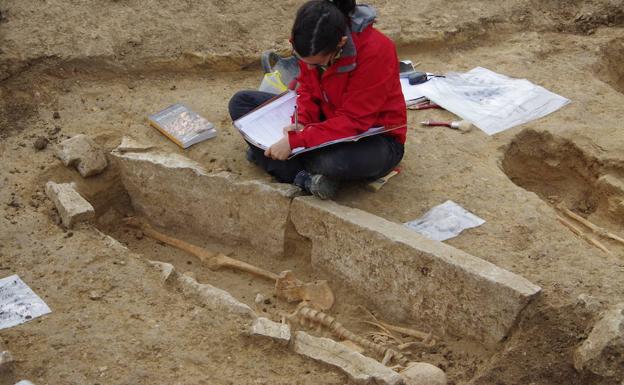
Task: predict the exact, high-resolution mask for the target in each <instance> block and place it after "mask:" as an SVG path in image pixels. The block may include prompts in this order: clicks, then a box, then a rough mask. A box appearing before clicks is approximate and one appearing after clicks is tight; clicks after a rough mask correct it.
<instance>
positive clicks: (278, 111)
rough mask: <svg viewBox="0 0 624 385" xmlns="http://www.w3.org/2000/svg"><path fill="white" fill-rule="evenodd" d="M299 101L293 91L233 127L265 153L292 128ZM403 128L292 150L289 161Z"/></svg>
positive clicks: (376, 129) (377, 129)
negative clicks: (340, 144) (314, 151)
mask: <svg viewBox="0 0 624 385" xmlns="http://www.w3.org/2000/svg"><path fill="white" fill-rule="evenodd" d="M296 100H297V94H296V93H295V92H294V91H286V92H285V93H283V94H281V95H279V96H277V97H275V98H273V99H271V100H269V101H268V102H267V103H265V104H263V105H261V106H260V107H258V108H256V109H255V110H253V111H251V112H250V113H248V114H247V115H245V116H243V117H241V118H240V119H237V120H235V121H234V127H236V129H238V131H239V132H240V133H241V134H242V135H243V137H244V138H245V139H246V140H247V141H248V142H249V143H251V144H253V145H254V146H256V147H258V148H261V149H263V150H266V149H267V148H269V147H271V146H272V145H273V144H274V143H276V142H277V141H279V140H280V139H282V138H283V137H284V132H283V129H284V127H286V126H289V125H291V124H292V123H291V117H292V115H293V113H294V112H295V104H296ZM401 127H405V126H398V127H390V128H386V127H373V128H370V129H368V131H365V132H363V133H361V134H358V135H354V136H349V137H347V138H341V139H336V140H332V141H329V142H325V143H323V144H320V145H318V146H314V147H307V148H304V147H299V148H293V149H292V152H291V155H290V157H289V159H290V158H292V157H294V156H297V155H299V154H303V153H305V152H308V151H313V150H316V149H319V148H323V147H326V146H331V145H332V144H336V143H342V142H354V141H356V140H359V139H361V138H365V137H367V136H371V135H378V134H383V133H385V132H388V131H392V130H395V129H397V128H401Z"/></svg>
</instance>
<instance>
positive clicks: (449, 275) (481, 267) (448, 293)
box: [291, 197, 541, 342]
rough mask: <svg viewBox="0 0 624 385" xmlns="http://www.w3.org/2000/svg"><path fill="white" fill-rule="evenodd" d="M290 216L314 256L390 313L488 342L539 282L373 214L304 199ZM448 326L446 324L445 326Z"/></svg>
mask: <svg viewBox="0 0 624 385" xmlns="http://www.w3.org/2000/svg"><path fill="white" fill-rule="evenodd" d="M291 220H292V222H293V224H294V226H295V229H296V231H297V233H299V234H301V235H302V236H304V237H306V238H308V239H310V240H311V244H312V250H311V260H312V265H313V266H314V267H316V268H320V269H323V270H325V271H327V272H329V273H331V274H333V275H334V276H336V277H337V278H339V279H341V280H343V281H345V282H346V283H347V284H349V285H350V286H351V287H354V288H356V289H357V290H359V291H360V293H362V294H365V295H366V297H367V298H369V299H370V300H371V301H372V302H373V303H374V304H375V305H376V306H377V307H379V308H380V309H383V313H384V315H385V316H387V317H392V318H395V319H399V320H405V321H410V322H416V323H418V324H420V325H427V326H428V327H430V328H432V329H433V330H435V331H436V332H438V333H444V332H450V333H452V334H454V335H458V336H466V337H471V338H474V339H478V340H482V341H485V342H497V341H500V340H501V339H502V338H503V337H505V336H506V335H507V334H508V332H509V330H510V328H511V327H512V326H513V324H514V322H515V321H516V319H517V317H518V315H519V313H520V312H521V310H522V309H523V308H524V307H525V306H526V305H527V304H528V303H529V301H530V300H531V299H532V298H533V297H534V296H536V295H537V294H538V293H539V292H540V290H541V289H540V287H538V286H536V285H534V284H532V283H531V282H529V281H527V280H526V279H524V278H523V277H520V276H518V275H515V274H513V273H511V272H509V271H507V270H504V269H501V268H499V267H497V266H495V265H493V264H491V263H489V262H486V261H484V260H482V259H480V258H477V257H474V256H472V255H470V254H467V253H465V252H463V251H461V250H458V249H456V248H454V247H451V246H448V245H446V244H444V243H441V242H436V241H432V240H429V239H427V238H425V237H423V236H421V235H419V234H417V233H415V232H413V231H411V230H409V229H408V228H406V227H405V226H402V225H400V224H397V223H392V222H389V221H387V220H385V219H383V218H380V217H378V216H375V215H372V214H370V213H367V212H364V211H361V210H358V209H353V208H349V207H345V206H341V205H338V204H336V203H334V202H329V201H321V200H318V199H315V198H312V197H299V198H296V199H295V200H294V201H293V205H292V208H291ZM441 327H444V328H445V329H441Z"/></svg>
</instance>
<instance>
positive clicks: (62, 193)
mask: <svg viewBox="0 0 624 385" xmlns="http://www.w3.org/2000/svg"><path fill="white" fill-rule="evenodd" d="M46 195H47V196H48V198H50V200H51V201H52V202H53V203H54V205H55V206H56V209H57V211H58V213H59V215H60V216H61V221H62V222H63V225H64V226H65V227H67V228H71V227H73V226H74V225H75V224H76V223H79V222H86V221H90V220H93V219H94V218H95V210H94V209H93V206H91V204H90V203H89V202H87V200H86V199H84V198H83V197H82V196H81V195H80V194H79V193H78V192H77V191H76V189H75V186H74V184H73V183H60V184H59V183H54V182H48V183H47V184H46Z"/></svg>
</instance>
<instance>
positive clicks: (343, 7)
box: [327, 0, 355, 18]
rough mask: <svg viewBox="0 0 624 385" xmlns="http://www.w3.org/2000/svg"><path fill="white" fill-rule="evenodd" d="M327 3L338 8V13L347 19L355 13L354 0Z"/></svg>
mask: <svg viewBox="0 0 624 385" xmlns="http://www.w3.org/2000/svg"><path fill="white" fill-rule="evenodd" d="M327 2H329V3H332V4H334V5H335V6H336V7H338V9H339V10H340V12H342V14H343V15H345V16H346V17H347V18H349V17H351V14H352V13H353V11H355V0H327Z"/></svg>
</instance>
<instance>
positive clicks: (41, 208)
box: [0, 0, 624, 384]
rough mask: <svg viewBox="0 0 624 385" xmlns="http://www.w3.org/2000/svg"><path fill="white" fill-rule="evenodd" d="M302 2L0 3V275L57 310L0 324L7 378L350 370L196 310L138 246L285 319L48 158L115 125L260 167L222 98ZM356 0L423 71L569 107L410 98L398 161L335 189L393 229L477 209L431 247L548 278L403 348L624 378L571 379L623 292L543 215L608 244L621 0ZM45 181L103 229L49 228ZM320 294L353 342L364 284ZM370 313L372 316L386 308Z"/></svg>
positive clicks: (111, 192)
mask: <svg viewBox="0 0 624 385" xmlns="http://www.w3.org/2000/svg"><path fill="white" fill-rule="evenodd" d="M300 3H301V2H298V1H292V0H289V1H284V2H280V3H279V4H273V3H271V2H268V1H264V0H261V1H256V2H240V1H238V2H237V1H232V0H185V1H181V2H165V1H162V0H147V1H136V0H106V1H72V0H44V1H40V2H33V1H19V0H0V79H1V81H0V96H1V98H0V164H2V166H1V167H0V277H4V276H8V275H11V274H19V275H20V277H22V278H23V279H24V280H25V282H26V283H27V284H29V285H30V286H31V287H32V288H33V290H34V291H35V292H36V293H37V294H39V295H40V296H41V297H42V298H43V299H44V300H45V301H46V302H47V303H48V305H49V306H50V307H51V308H52V313H51V314H50V315H48V316H45V317H42V318H39V319H37V320H34V321H31V322H29V323H26V324H23V325H20V326H18V327H14V328H11V329H5V330H2V331H0V336H1V337H2V339H3V340H4V341H5V342H6V343H7V345H8V347H9V349H10V350H11V351H12V352H13V355H14V356H15V357H16V358H17V361H16V362H15V364H14V369H13V371H12V373H11V374H10V376H13V377H14V378H10V379H8V378H7V379H6V383H7V384H12V383H14V382H11V381H12V380H14V379H22V378H27V379H29V380H31V381H33V382H35V383H36V384H87V383H89V384H127V383H136V384H157V383H168V384H264V383H266V384H342V383H347V382H348V380H347V379H346V378H345V377H344V376H343V375H342V374H341V373H339V372H338V371H335V370H333V369H332V368H329V367H326V366H323V365H320V364H316V363H314V362H311V361H309V360H305V359H303V358H301V357H299V356H297V355H295V354H293V353H291V352H289V351H288V350H286V349H284V348H282V347H280V346H277V345H273V344H266V343H259V342H256V341H253V340H250V339H248V338H247V337H244V336H242V335H241V333H240V330H239V326H240V322H241V321H240V319H238V318H237V317H236V316H233V315H228V314H216V313H214V312H209V311H206V310H205V309H204V308H202V306H201V305H199V304H198V303H196V302H194V301H193V300H192V299H188V298H184V297H183V296H182V294H181V293H178V292H177V291H176V290H172V289H171V288H167V287H163V286H162V285H161V284H160V282H159V277H158V273H157V272H155V271H154V270H153V269H152V268H150V267H149V266H148V265H147V264H146V262H145V260H146V259H155V260H162V261H167V262H171V263H174V264H175V265H176V267H177V269H178V270H181V271H187V270H189V271H192V272H193V273H194V274H195V275H196V277H197V279H198V280H199V281H200V282H207V283H211V284H213V285H215V286H219V287H223V288H224V289H226V290H228V291H230V292H231V293H232V294H233V295H235V296H236V297H237V298H239V299H240V300H241V301H243V302H246V303H248V304H250V305H251V306H254V307H256V306H257V305H256V304H255V301H254V299H255V297H256V294H257V293H262V294H264V295H265V296H267V298H268V299H269V303H268V304H264V302H263V305H262V306H260V307H259V308H258V309H257V310H258V311H259V312H260V313H266V314H267V315H268V316H270V317H272V318H274V319H276V320H277V319H279V311H278V309H279V308H280V307H283V309H287V310H292V309H291V308H289V307H288V306H286V305H285V304H281V303H279V302H277V301H275V300H274V299H271V297H270V285H268V284H265V283H263V282H261V281H258V280H256V279H251V278H250V277H246V276H244V275H240V274H234V273H231V272H227V271H224V272H221V271H219V272H212V271H210V270H208V269H206V268H205V267H202V266H201V265H200V264H199V261H198V260H196V259H193V258H191V257H188V256H186V255H184V254H183V253H181V252H178V251H174V250H173V249H171V248H169V247H166V246H163V245H161V244H158V243H157V242H153V241H151V240H149V239H147V238H142V239H138V238H137V234H135V233H133V232H130V231H127V230H126V229H124V228H122V227H121V225H120V218H121V217H122V216H123V215H124V214H128V213H131V208H130V205H129V202H128V198H127V196H125V195H124V193H123V190H122V188H121V186H120V184H119V181H118V179H117V170H116V169H115V167H114V166H110V167H109V168H108V169H107V170H106V171H105V172H104V173H103V174H101V175H99V176H96V177H92V178H88V179H82V178H81V177H80V175H79V174H78V173H77V172H76V171H75V170H72V169H68V168H65V167H64V166H62V165H61V164H60V161H59V160H58V159H56V158H55V157H54V154H53V147H54V145H56V144H57V143H59V142H60V141H62V140H64V139H66V138H68V137H71V136H73V135H76V134H80V133H84V134H87V135H89V136H91V137H93V138H94V139H95V140H96V142H97V143H98V144H100V145H101V146H102V147H104V148H105V149H106V150H112V149H113V148H114V147H116V146H117V145H118V144H119V143H120V141H121V138H122V136H124V135H130V136H132V137H134V138H137V139H140V140H141V141H144V142H149V143H151V144H154V145H155V146H158V147H159V148H162V149H164V150H167V151H171V152H179V153H183V154H185V155H186V156H189V157H190V158H192V159H194V160H196V161H198V162H200V163H201V164H202V165H204V166H205V167H206V168H207V169H208V170H228V171H230V172H233V173H236V174H239V175H240V176H241V177H242V178H250V179H264V180H270V178H269V177H268V176H266V175H264V174H263V173H262V172H260V171H259V170H257V169H256V168H254V167H253V166H252V165H250V164H249V163H247V161H246V160H245V157H244V150H245V144H244V142H243V141H242V138H241V137H240V135H239V134H238V133H237V132H236V131H235V130H234V129H233V128H232V126H231V122H230V121H229V118H228V115H227V102H228V100H229V97H230V96H231V95H233V94H234V93H235V92H236V91H237V90H240V89H254V88H257V86H258V85H259V83H260V79H261V71H260V67H259V63H258V57H259V54H260V53H261V52H262V51H263V50H266V49H274V50H277V51H280V52H282V53H284V54H286V53H288V49H289V45H288V40H287V39H288V34H289V28H290V22H291V20H292V17H293V15H294V13H295V11H296V9H297V7H298V6H299V5H300ZM371 4H373V5H374V6H375V7H376V8H377V9H378V13H379V23H378V24H377V26H378V27H379V28H380V29H381V30H382V31H384V32H385V33H387V34H388V35H389V36H390V37H392V38H393V39H394V40H395V41H396V43H397V46H398V50H399V55H400V57H401V58H403V59H410V60H412V61H413V62H414V63H419V64H418V68H419V69H422V70H426V71H431V72H438V73H444V72H448V71H466V70H469V69H471V68H473V67H476V66H482V67H486V68H488V69H491V70H493V71H496V72H499V73H503V74H506V75H509V76H514V77H519V78H527V79H529V80H531V81H532V82H534V83H536V84H539V85H541V86H544V87H546V88H547V89H549V90H551V91H553V92H556V93H558V94H560V95H563V96H565V97H567V98H569V99H571V100H572V103H571V104H570V105H568V106H566V107H564V108H563V109H561V110H560V111H557V112H556V113H554V114H551V115H549V116H547V117H545V118H543V119H540V120H537V121H534V122H531V123H529V124H525V125H522V126H519V127H516V128H513V129H510V130H508V131H505V132H503V133H500V134H497V135H495V136H487V135H486V134H485V133H483V132H481V131H479V130H473V131H471V132H468V133H461V132H458V131H454V130H450V129H444V128H423V127H420V126H419V124H418V122H420V121H422V120H426V119H444V120H447V119H449V120H450V119H453V118H454V117H453V116H452V115H451V114H450V113H447V112H440V111H431V110H429V111H409V113H408V118H409V123H410V131H409V133H408V140H407V144H406V155H405V158H404V160H403V162H402V163H401V173H400V174H399V175H398V176H396V177H395V178H393V179H392V180H391V181H390V183H388V184H387V185H386V186H385V187H383V189H382V190H381V191H379V192H377V193H370V192H368V191H366V190H365V189H363V188H362V186H360V185H358V184H353V185H347V186H343V189H342V190H341V191H340V193H339V195H338V197H337V198H336V200H337V201H338V202H340V203H342V204H345V205H348V206H352V207H357V208H361V209H363V210H366V211H369V212H372V213H374V214H376V215H379V216H381V217H384V218H386V219H388V220H391V221H395V222H399V223H402V222H406V221H409V220H413V219H415V218H417V217H419V216H421V215H422V214H423V213H424V212H426V211H427V210H429V209H430V208H431V207H432V206H434V205H437V204H440V203H442V202H444V201H446V200H448V199H451V200H454V201H455V202H457V203H459V204H461V205H462V206H463V207H465V208H466V209H468V210H470V211H471V212H473V213H475V214H477V215H478V216H480V217H482V218H484V219H485V220H486V221H487V222H486V223H485V224H484V225H483V226H481V227H479V228H476V229H471V230H468V231H466V232H464V233H462V234H461V235H460V236H459V237H457V238H454V239H452V240H449V241H448V242H447V243H448V244H450V245H452V246H455V247H457V248H460V249H462V250H464V251H466V252H468V253H471V254H473V255H475V256H478V257H480V258H483V259H485V260H488V261H490V262H492V263H494V264H496V265H498V266H500V267H503V268H505V269H508V270H510V271H512V272H514V273H516V274H519V275H522V276H524V277H525V278H527V279H529V280H531V281H532V282H534V283H536V284H538V285H540V286H541V287H542V288H543V290H544V291H543V293H542V295H541V297H540V298H539V299H538V300H537V301H536V302H534V303H533V304H531V305H530V306H529V307H528V308H527V309H526V310H525V311H524V313H523V315H522V317H521V320H520V322H519V323H518V325H517V327H516V328H515V330H514V331H513V333H512V334H511V335H510V336H509V338H508V339H507V340H506V341H503V342H501V343H500V344H499V345H497V346H487V347H485V346H482V345H481V344H480V342H479V341H462V340H457V339H455V338H453V337H452V336H446V337H445V338H444V339H443V340H442V341H440V342H439V344H438V345H437V346H436V348H434V349H430V348H422V349H420V350H414V351H413V352H412V353H411V354H412V355H413V358H414V359H415V360H422V361H426V362H431V363H433V364H435V365H438V366H440V367H441V368H443V369H444V370H445V371H446V372H447V374H448V376H449V383H451V384H468V383H471V384H618V383H620V382H621V381H622V380H623V379H613V378H600V377H597V376H593V375H591V374H587V373H578V372H577V371H576V370H575V369H574V367H573V365H572V353H573V351H574V349H575V348H576V347H577V346H578V345H579V344H580V343H581V342H582V341H583V339H584V338H585V337H586V336H587V334H588V333H589V331H590V330H591V327H592V325H593V324H594V322H595V320H596V319H597V317H598V316H599V314H600V312H601V311H602V310H604V309H605V308H606V307H608V306H609V305H612V304H614V303H616V302H621V301H622V298H624V280H622V277H623V276H624V246H623V245H620V244H617V243H614V242H611V241H607V240H601V242H602V243H603V244H604V245H605V247H606V248H608V249H609V251H610V253H605V252H603V251H601V250H599V249H598V248H596V247H595V246H593V245H590V244H589V243H587V242H586V241H584V240H583V239H581V238H579V237H578V236H576V235H575V234H573V233H572V232H570V230H568V228H566V227H564V226H563V225H562V224H561V223H560V222H559V221H558V220H557V216H558V215H561V214H560V213H559V212H558V211H557V209H556V207H557V206H558V205H564V206H565V207H567V208H569V209H571V210H573V211H574V212H575V213H577V214H579V215H581V216H583V217H585V218H587V219H589V220H590V221H592V222H593V223H595V224H597V225H599V226H602V227H604V228H605V229H607V230H609V231H611V232H614V233H617V234H620V235H624V228H623V225H624V220H623V219H622V218H624V215H623V214H624V134H623V132H624V131H623V130H622V128H623V127H622V125H623V124H622V121H621V117H622V116H624V66H622V64H621V63H622V61H623V60H624V2H623V1H616V0H611V1H606V0H604V1H592V2H581V1H570V2H560V1H537V0H505V1H499V2H491V1H485V0H476V1H463V0H459V1H453V2H447V3H441V2H435V1H430V0H425V1H418V2H416V1H411V2H397V1H383V0H380V1H374V2H371ZM175 102H184V103H186V104H188V105H189V106H190V107H192V108H193V109H194V110H196V111H197V112H199V113H200V114H201V115H203V116H205V117H207V118H208V119H209V120H210V121H212V122H214V123H215V124H216V126H217V128H218V130H219V135H218V137H217V138H215V139H212V140H209V141H206V142H203V143H200V144H198V145H195V146H193V147H191V148H190V149H188V150H186V151H183V150H180V149H179V148H177V147H176V146H175V145H174V144H173V143H171V142H170V141H168V140H167V139H166V138H164V137H163V136H162V135H160V134H159V133H158V132H157V131H156V130H154V129H153V128H150V127H149V126H148V125H147V124H146V123H145V117H146V116H147V115H149V114H151V113H153V112H155V111H158V110H160V109H162V108H164V107H166V106H168V105H170V104H172V103H175ZM42 138H43V139H42ZM35 146H36V147H35ZM49 180H53V181H56V182H67V181H75V182H76V183H77V185H78V188H79V190H80V191H81V192H82V193H83V194H84V195H85V196H86V197H87V198H88V199H89V200H90V201H91V202H92V203H93V204H94V206H95V208H96V211H97V214H98V221H97V228H96V227H90V226H83V227H80V228H78V229H74V230H71V231H69V230H64V229H63V228H62V227H61V226H60V225H59V219H58V215H57V214H56V212H55V210H54V208H53V205H52V203H51V202H50V201H49V200H48V199H47V198H46V197H45V194H44V192H43V190H44V185H45V183H46V182H47V181H49ZM98 229H99V230H98ZM104 233H107V234H110V235H111V236H112V237H114V238H116V239H118V240H119V241H121V242H122V243H124V244H125V245H127V246H128V247H129V248H130V250H128V249H125V248H123V247H122V246H120V245H119V244H117V243H116V242H115V241H114V240H112V239H111V238H108V237H107V236H106V235H104ZM177 235H178V236H180V237H182V238H184V237H185V235H184V234H177ZM139 238H140V236H139ZM188 240H190V241H194V242H196V243H198V244H201V245H204V246H207V247H209V248H211V249H213V250H219V251H225V252H232V253H233V254H234V255H235V256H236V257H239V258H241V259H245V260H249V261H252V262H254V263H260V264H264V265H265V266H266V267H267V268H272V269H274V270H275V271H278V270H280V269H284V268H292V269H293V270H295V271H297V272H298V274H300V275H301V276H302V277H304V278H306V279H313V278H317V277H315V276H314V273H313V272H311V271H309V269H308V268H307V267H306V266H305V264H303V263H301V262H300V261H289V262H288V263H286V264H283V263H282V262H278V261H266V259H263V258H262V255H260V254H259V253H258V252H257V251H254V250H250V249H249V248H247V247H246V246H244V245H223V244H221V243H219V240H205V239H188ZM334 286H335V287H336V288H337V289H336V290H337V293H338V298H339V301H338V304H337V307H336V309H335V312H334V313H333V315H336V316H337V317H338V318H339V319H340V320H341V322H343V323H344V324H345V325H346V326H348V327H350V328H352V329H353V330H355V331H357V332H359V333H369V332H370V331H371V329H370V328H368V327H365V326H363V325H362V324H361V323H358V322H357V321H359V320H362V319H363V318H364V316H363V315H362V313H361V311H360V310H359V309H358V308H357V305H366V301H365V299H364V298H362V296H364V295H365V293H352V292H350V291H349V290H348V288H340V287H339V285H338V283H335V282H334V283H332V287H334ZM264 305H266V306H264ZM375 311H376V314H377V315H378V316H383V309H375ZM410 326H412V327H416V328H421V329H426V327H425V326H423V325H410ZM1 380H4V379H1Z"/></svg>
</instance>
